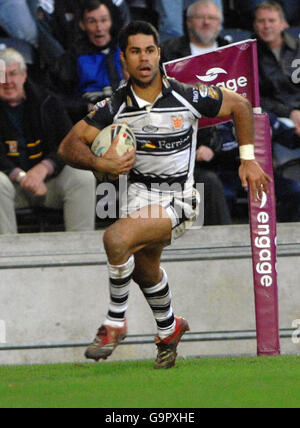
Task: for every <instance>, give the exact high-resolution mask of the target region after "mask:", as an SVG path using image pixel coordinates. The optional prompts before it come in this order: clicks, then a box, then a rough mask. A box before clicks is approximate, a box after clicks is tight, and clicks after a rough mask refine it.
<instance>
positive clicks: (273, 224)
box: [249, 114, 280, 356]
mask: <svg viewBox="0 0 300 428" xmlns="http://www.w3.org/2000/svg"><path fill="white" fill-rule="evenodd" d="M254 119H255V156H256V159H257V161H258V162H259V163H260V165H261V166H262V168H263V169H264V171H265V172H266V173H267V174H268V175H269V176H270V177H272V178H273V177H274V174H273V162H272V146H271V131H270V121H269V117H268V115H266V114H255V115H254ZM249 213H250V229H251V245H252V261H253V277H254V294H255V312H256V331H257V354H258V355H259V356H274V355H280V339H279V309H278V284H277V221H276V197H275V185H274V181H273V182H272V183H270V184H269V193H268V194H266V193H264V192H263V197H262V198H261V200H259V202H254V200H253V197H252V192H249Z"/></svg>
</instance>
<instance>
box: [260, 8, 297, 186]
mask: <svg viewBox="0 0 300 428" xmlns="http://www.w3.org/2000/svg"><path fill="white" fill-rule="evenodd" d="M254 27H255V31H256V34H257V38H258V56H259V74H260V88H261V96H262V107H263V109H264V110H265V111H267V112H268V113H272V114H273V115H275V116H276V117H277V118H278V121H276V120H275V121H274V119H273V123H274V124H275V125H276V126H273V130H274V135H273V141H274V143H275V142H276V141H275V140H276V139H277V135H278V128H279V125H281V128H282V126H284V125H285V126H286V124H287V125H289V124H290V129H286V132H285V134H282V133H280V135H279V138H278V139H280V144H281V145H284V146H286V147H287V148H289V149H290V150H295V149H297V148H299V147H300V84H299V82H298V81H297V79H296V77H295V74H296V73H294V72H296V71H297V68H295V63H297V64H298V60H299V58H300V40H298V39H295V38H293V37H292V36H291V35H289V34H288V33H287V32H285V31H284V30H285V16H284V12H283V10H282V8H281V6H280V5H279V4H278V3H275V2H264V3H262V4H261V5H260V6H259V7H258V9H257V11H256V14H255V21H254ZM297 67H298V66H297ZM281 118H285V120H284V121H283V120H282V119H281ZM282 123H283V124H282ZM279 130H280V128H279ZM274 150H275V154H276V146H275V147H274ZM297 152H298V151H297V150H296V151H295V155H296V158H299V154H298V153H297ZM279 162H280V159H279ZM289 178H291V179H293V178H295V177H293V176H289Z"/></svg>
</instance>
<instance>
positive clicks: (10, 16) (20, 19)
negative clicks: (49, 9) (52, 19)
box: [0, 0, 38, 48]
mask: <svg viewBox="0 0 300 428" xmlns="http://www.w3.org/2000/svg"><path fill="white" fill-rule="evenodd" d="M0 27H2V28H3V29H4V30H5V31H6V33H7V35H8V36H10V37H13V38H17V39H21V40H24V41H26V42H28V43H30V44H31V45H32V46H34V47H35V48H37V47H38V30H37V26H36V22H35V20H34V18H33V16H32V14H31V13H30V9H29V7H28V4H27V2H26V0H0Z"/></svg>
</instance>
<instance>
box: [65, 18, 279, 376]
mask: <svg viewBox="0 0 300 428" xmlns="http://www.w3.org/2000/svg"><path fill="white" fill-rule="evenodd" d="M119 44H120V48H121V59H122V62H123V65H124V68H125V70H127V72H128V74H129V76H130V78H129V80H128V82H127V83H126V84H123V85H122V86H121V87H120V88H119V89H118V90H117V91H116V92H115V93H114V94H113V96H112V98H111V99H109V100H106V101H105V102H102V103H99V104H98V105H96V107H95V110H94V111H93V112H92V113H90V114H89V116H87V117H86V118H85V119H83V120H82V121H80V122H79V123H78V124H76V125H75V127H74V128H73V129H72V130H71V131H70V133H69V134H68V135H67V137H66V138H65V139H64V141H63V142H62V144H61V147H60V150H59V153H60V156H61V157H62V158H63V160H64V161H65V162H66V163H68V164H69V165H71V166H73V167H77V168H82V169H89V170H96V171H104V172H108V173H111V174H115V175H121V174H127V173H129V181H130V186H129V187H128V202H127V204H126V206H125V207H124V206H123V208H122V210H123V215H122V216H121V219H120V220H118V221H117V222H115V223H114V224H113V225H112V226H110V227H109V228H108V229H107V230H106V232H105V234H104V246H105V250H106V253H107V257H108V271H109V278H110V280H109V284H110V304H109V310H108V313H107V317H106V319H105V321H104V322H103V324H102V326H101V327H100V329H99V331H98V333H97V336H96V338H95V340H94V342H93V343H92V344H91V345H90V346H89V347H88V348H87V350H86V353H85V355H86V357H87V358H89V359H94V360H96V361H98V360H100V359H106V358H107V357H109V356H110V355H111V354H112V352H113V351H114V349H115V348H116V346H117V345H118V344H119V343H120V341H121V340H122V339H124V338H125V336H126V333H127V325H126V318H125V314H126V310H127V307H128V296H129V287H130V282H131V280H132V279H133V280H134V281H135V282H136V283H137V284H138V285H139V286H140V288H141V290H142V292H143V294H144V296H145V298H146V300H147V301H148V303H149V305H150V308H151V309H152V311H153V315H154V318H155V320H156V323H157V329H158V331H157V336H156V339H155V342H156V345H157V348H158V355H157V359H156V362H155V368H156V369H161V368H163V369H165V368H170V367H172V366H174V365H175V361H176V356H177V352H176V350H177V345H178V343H179V341H180V340H181V338H182V336H183V334H184V333H185V332H186V331H188V330H189V326H188V323H187V321H186V320H185V319H183V318H182V317H175V315H174V313H173V309H172V302H171V292H170V287H169V284H168V277H167V273H166V272H165V270H164V269H162V268H161V255H162V251H163V248H164V247H165V246H167V245H169V244H170V243H171V241H172V239H173V238H178V237H179V236H181V235H182V234H183V233H184V232H185V230H186V227H187V224H188V223H190V222H192V221H194V220H195V218H196V216H197V208H198V204H199V197H198V195H197V193H196V191H195V190H194V189H193V184H194V183H193V169H194V164H195V151H196V130H197V124H198V120H199V119H200V118H201V117H202V116H207V117H228V116H230V115H232V117H233V120H234V122H235V126H236V130H237V135H238V140H239V143H240V146H241V147H240V148H241V159H242V160H241V167H240V171H239V172H240V178H241V180H242V184H243V186H244V187H248V183H249V185H250V186H251V188H252V191H253V196H254V199H255V200H257V198H258V197H259V196H262V191H265V192H268V183H269V182H270V181H271V179H270V177H268V176H267V175H266V174H265V173H264V171H263V170H262V169H261V167H260V165H259V164H258V163H257V162H256V160H255V157H254V120H253V113H252V107H251V105H250V103H249V102H248V101H247V100H246V99H245V98H244V97H242V96H240V95H238V94H236V93H234V92H231V91H229V90H226V89H224V88H218V87H213V86H204V85H200V84H199V86H198V85H196V86H189V85H185V84H182V83H179V82H177V81H176V80H174V79H169V78H167V77H166V76H164V74H163V72H162V71H161V69H160V48H159V36H158V33H157V31H156V30H155V28H153V27H152V26H151V25H150V24H148V23H146V22H142V21H136V22H132V23H130V24H129V25H128V26H127V27H126V28H125V29H123V30H122V32H121V33H120V38H119ZM123 122H126V123H128V125H129V126H130V127H131V128H132V129H133V131H134V133H135V135H136V138H137V150H132V151H131V152H129V153H127V154H126V155H124V156H123V157H119V156H118V155H117V153H116V149H115V147H116V144H117V142H118V137H116V138H115V139H114V141H113V143H112V145H111V148H110V150H109V151H108V152H107V154H106V155H105V156H104V157H103V158H97V157H96V156H94V155H93V154H92V152H91V150H90V145H91V143H92V142H93V141H94V139H95V137H96V136H97V135H98V133H99V130H101V129H103V128H104V127H106V126H108V125H110V124H112V123H123ZM154 183H155V184H156V185H162V186H163V185H169V186H170V187H169V189H171V188H172V187H171V186H172V185H173V184H174V183H176V184H177V185H178V184H180V186H181V189H182V190H181V192H178V187H176V190H174V191H172V190H170V191H162V192H161V191H159V190H157V189H156V190H153V186H152V185H153V184H154ZM151 189H152V190H151ZM185 196H187V197H185Z"/></svg>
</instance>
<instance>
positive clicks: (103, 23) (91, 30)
mask: <svg viewBox="0 0 300 428" xmlns="http://www.w3.org/2000/svg"><path fill="white" fill-rule="evenodd" d="M80 27H81V29H82V30H83V31H85V32H86V33H87V36H88V38H89V40H90V42H91V43H92V44H93V45H95V46H97V47H99V48H101V47H104V46H107V45H108V44H109V42H110V41H111V34H110V30H111V27H112V20H111V15H110V12H109V10H108V8H107V7H106V6H105V5H104V4H102V5H101V6H100V7H98V9H95V10H92V11H91V12H88V11H86V12H85V14H84V18H83V20H82V21H81V22H80Z"/></svg>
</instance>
